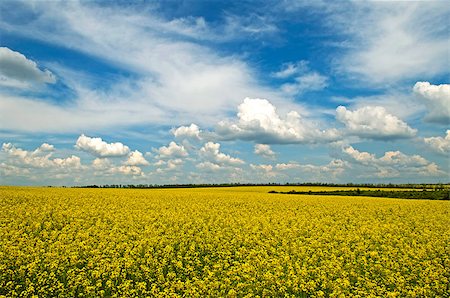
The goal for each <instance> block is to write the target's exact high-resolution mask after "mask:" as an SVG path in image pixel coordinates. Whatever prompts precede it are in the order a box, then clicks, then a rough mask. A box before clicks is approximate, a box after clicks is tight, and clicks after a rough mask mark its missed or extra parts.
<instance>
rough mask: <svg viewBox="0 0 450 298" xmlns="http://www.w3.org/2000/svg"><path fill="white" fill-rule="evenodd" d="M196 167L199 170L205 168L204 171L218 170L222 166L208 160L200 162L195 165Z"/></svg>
mask: <svg viewBox="0 0 450 298" xmlns="http://www.w3.org/2000/svg"><path fill="white" fill-rule="evenodd" d="M196 167H197V168H198V169H200V170H206V171H218V170H220V169H221V168H222V167H221V166H220V165H218V164H215V163H212V162H209V161H205V162H201V163H199V164H198V165H196Z"/></svg>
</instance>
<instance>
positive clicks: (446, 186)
mask: <svg viewBox="0 0 450 298" xmlns="http://www.w3.org/2000/svg"><path fill="white" fill-rule="evenodd" d="M238 186H322V187H360V188H407V189H425V190H430V189H431V190H444V189H449V188H450V183H447V184H443V183H437V184H411V183H406V184H393V183H378V184H373V183H320V182H305V183H218V184H215V183H201V184H104V185H96V184H93V185H83V186H73V187H75V188H137V189H147V188H201V187H238Z"/></svg>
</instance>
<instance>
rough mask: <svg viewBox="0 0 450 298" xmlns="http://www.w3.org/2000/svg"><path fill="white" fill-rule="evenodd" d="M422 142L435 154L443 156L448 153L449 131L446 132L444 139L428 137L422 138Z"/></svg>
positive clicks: (449, 148)
mask: <svg viewBox="0 0 450 298" xmlns="http://www.w3.org/2000/svg"><path fill="white" fill-rule="evenodd" d="M423 141H424V142H425V144H427V145H428V146H429V147H430V148H431V149H432V150H433V151H435V152H437V153H440V154H444V155H445V154H448V153H450V130H447V132H446V136H445V137H444V138H443V137H430V138H424V139H423Z"/></svg>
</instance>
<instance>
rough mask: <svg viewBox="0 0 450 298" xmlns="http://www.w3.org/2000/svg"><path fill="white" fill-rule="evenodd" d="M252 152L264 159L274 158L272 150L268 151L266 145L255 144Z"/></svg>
mask: <svg viewBox="0 0 450 298" xmlns="http://www.w3.org/2000/svg"><path fill="white" fill-rule="evenodd" d="M253 152H254V153H255V154H257V155H261V156H263V157H265V158H274V157H275V152H273V151H272V149H270V146H269V145H266V144H256V145H255V149H254V151H253Z"/></svg>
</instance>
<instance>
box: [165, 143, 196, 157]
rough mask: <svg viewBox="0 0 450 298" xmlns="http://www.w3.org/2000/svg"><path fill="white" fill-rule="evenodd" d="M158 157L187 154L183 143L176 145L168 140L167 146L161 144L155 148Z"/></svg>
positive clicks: (184, 155)
mask: <svg viewBox="0 0 450 298" xmlns="http://www.w3.org/2000/svg"><path fill="white" fill-rule="evenodd" d="M157 153H158V156H157V157H158V158H179V157H186V156H188V155H189V153H188V152H187V150H186V148H185V147H184V146H183V145H178V144H177V143H175V142H173V141H172V142H170V143H169V146H162V147H160V148H159V149H158V150H157Z"/></svg>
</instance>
